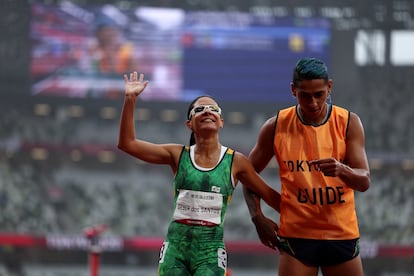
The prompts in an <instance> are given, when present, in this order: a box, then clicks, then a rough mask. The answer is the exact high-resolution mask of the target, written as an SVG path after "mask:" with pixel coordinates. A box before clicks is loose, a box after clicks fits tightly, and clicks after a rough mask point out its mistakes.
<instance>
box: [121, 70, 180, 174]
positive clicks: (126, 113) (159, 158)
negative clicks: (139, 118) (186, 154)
mask: <svg viewBox="0 0 414 276" xmlns="http://www.w3.org/2000/svg"><path fill="white" fill-rule="evenodd" d="M124 80H125V99H124V105H123V108H122V113H121V121H120V128H119V136H118V148H119V149H121V150H123V151H125V152H126V153H128V154H130V155H132V156H134V157H136V158H138V159H140V160H143V161H145V162H149V163H154V164H167V165H170V166H171V168H172V170H173V171H174V172H175V171H176V168H177V162H178V158H179V155H180V153H181V149H182V145H178V144H154V143H151V142H147V141H144V140H141V139H137V138H136V137H135V121H134V111H135V104H136V101H137V98H138V96H139V95H140V94H141V93H142V92H143V91H144V89H145V88H146V87H147V85H148V81H144V75H143V74H140V76H139V78H138V74H137V72H134V73H131V74H130V77H129V79H128V76H127V75H124Z"/></svg>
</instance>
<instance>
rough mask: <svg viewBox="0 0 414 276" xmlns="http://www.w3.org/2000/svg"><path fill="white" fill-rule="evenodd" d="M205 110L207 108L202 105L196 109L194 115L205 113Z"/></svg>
mask: <svg viewBox="0 0 414 276" xmlns="http://www.w3.org/2000/svg"><path fill="white" fill-rule="evenodd" d="M204 109H205V106H203V105H200V106H197V107H194V109H193V111H194V113H200V112H203V111H204Z"/></svg>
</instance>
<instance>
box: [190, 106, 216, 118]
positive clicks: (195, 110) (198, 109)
mask: <svg viewBox="0 0 414 276" xmlns="http://www.w3.org/2000/svg"><path fill="white" fill-rule="evenodd" d="M206 109H208V110H210V111H211V112H214V113H218V114H221V109H220V107H219V106H218V105H199V106H196V107H194V108H193V110H191V116H190V118H191V117H193V116H194V115H195V114H197V113H201V112H204V111H206Z"/></svg>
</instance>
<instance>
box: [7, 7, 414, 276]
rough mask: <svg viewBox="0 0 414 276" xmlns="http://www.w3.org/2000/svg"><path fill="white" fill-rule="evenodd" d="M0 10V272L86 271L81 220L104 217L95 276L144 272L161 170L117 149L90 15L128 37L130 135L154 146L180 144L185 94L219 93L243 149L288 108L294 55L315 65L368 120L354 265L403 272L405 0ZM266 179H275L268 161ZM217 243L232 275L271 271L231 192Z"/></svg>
mask: <svg viewBox="0 0 414 276" xmlns="http://www.w3.org/2000/svg"><path fill="white" fill-rule="evenodd" d="M0 7H1V8H0V30H1V34H2V35H1V36H2V39H1V40H0V59H1V63H0V176H1V177H0V206H1V214H0V275H28V276H31V275H34V276H40V275H42V276H44V275H57V276H60V275H62V276H63V275H70V276H72V275H73V276H74V275H88V248H89V247H88V241H87V240H86V239H85V237H84V236H83V230H84V229H85V228H87V227H90V226H93V225H98V224H106V225H108V230H107V231H105V232H104V233H103V235H102V238H101V240H100V241H101V243H100V245H101V246H102V249H103V253H102V257H101V267H100V272H101V275H108V276H109V275H143V276H145V275H155V274H156V265H157V260H158V249H159V247H160V245H161V241H162V238H163V235H164V233H165V231H166V227H167V223H168V220H169V217H170V215H171V206H172V199H171V197H172V189H171V187H172V175H171V173H170V171H169V169H168V168H165V167H162V166H152V165H148V164H144V163H141V162H137V161H136V160H134V159H133V158H131V157H128V156H126V155H125V154H123V153H121V152H120V151H119V150H117V148H116V141H117V134H118V122H119V114H120V111H121V106H122V73H119V72H118V71H117V72H115V71H110V72H109V71H108V72H106V71H105V72H103V71H102V70H103V69H102V68H101V69H99V70H101V71H99V70H98V71H99V72H98V71H93V69H91V68H92V67H93V66H92V65H91V64H92V63H91V62H94V61H93V57H95V54H93V53H92V52H90V50H91V48H90V47H91V45H92V46H93V47H92V48H94V49H95V48H96V47H97V45H95V44H94V43H97V42H96V41H95V40H93V38H94V35H95V34H96V33H95V31H96V30H97V28H98V26H99V24H100V23H102V22H105V23H108V24H110V25H111V24H112V25H113V24H115V25H116V26H117V27H119V28H120V29H121V30H122V31H123V32H124V33H123V35H124V36H126V39H128V40H129V42H130V43H131V45H132V46H133V47H136V48H135V49H133V50H132V51H131V52H132V54H133V55H132V56H131V57H130V58H131V60H132V59H134V63H132V64H133V66H135V67H134V68H136V70H137V71H142V72H144V73H145V74H146V76H147V78H148V79H149V80H150V81H151V82H152V84H151V86H150V87H149V89H148V91H146V94H147V96H146V97H147V98H143V99H142V100H141V101H140V102H139V103H138V106H139V107H140V109H139V112H137V114H136V115H137V116H136V120H137V132H138V135H139V136H140V137H142V138H145V139H149V140H151V141H155V142H160V143H162V142H177V143H184V144H186V143H187V142H188V139H189V132H188V131H187V129H186V128H185V125H184V121H185V112H186V109H187V105H188V101H189V99H191V98H192V97H193V96H195V95H197V94H200V93H207V92H208V93H212V94H214V93H217V95H216V94H214V96H215V97H216V98H217V99H218V100H219V102H220V103H221V105H222V107H223V110H224V119H225V128H224V129H223V131H222V133H221V140H222V143H223V144H226V145H229V146H231V147H233V148H235V149H237V150H239V151H241V152H243V153H246V154H247V153H248V152H249V150H250V149H251V148H252V146H253V145H254V143H255V141H256V135H257V133H258V131H259V128H260V126H261V125H262V124H263V122H264V121H265V119H266V118H267V117H269V116H271V115H273V114H274V113H275V112H276V111H277V110H278V109H279V108H282V107H284V106H287V105H290V104H292V103H293V99H292V98H291V97H290V92H289V79H290V75H291V71H292V68H293V65H294V60H296V59H297V58H298V57H300V56H303V55H314V56H318V57H321V58H323V59H325V60H326V61H327V63H328V65H329V70H330V73H331V76H332V77H333V79H334V92H333V102H334V103H336V104H339V105H342V106H345V107H347V108H348V109H350V110H352V111H354V112H356V113H358V114H359V115H360V117H361V119H362V121H363V123H364V126H365V132H366V148H367V153H368V157H369V161H370V166H371V174H372V184H371V188H370V189H369V190H368V191H367V192H365V193H356V199H357V212H358V216H359V222H360V229H361V254H362V256H363V262H364V269H365V272H366V275H374V276H377V275H383V276H385V275H413V274H414V216H413V209H414V201H413V199H412V198H413V196H414V127H413V121H414V109H413V105H414V95H413V92H412V88H413V87H414V51H413V50H412V45H414V4H413V2H412V1H408V0H365V1H356V0H352V1H316V0H313V1H270V0H261V1H260V0H257V1H250V0H220V1H219V0H210V1H201V0H185V1H169V0H163V1H156V0H151V1H149V0H148V1H104V0H78V1H54V0H44V1H24V0H3V1H2V2H1V4H0ZM99 20H101V21H99ZM164 20H165V21H164ZM98 23H99V24H98ZM123 73H124V71H123ZM119 81H121V83H120V82H119ZM263 176H264V177H265V179H266V180H267V181H268V183H270V184H271V185H272V186H273V187H275V188H279V185H280V184H279V181H278V176H277V167H276V165H273V166H271V167H270V168H269V169H266V171H265V172H264V173H263ZM266 212H268V214H269V216H272V217H273V218H274V219H276V220H277V219H278V217H277V216H276V215H275V214H273V213H272V212H270V210H268V209H266ZM225 238H226V242H227V246H228V250H229V267H230V269H231V270H232V271H233V275H236V276H238V275H240V276H243V275H257V276H260V275H263V276H264V275H276V274H277V272H276V271H277V258H278V255H277V253H275V252H272V251H270V250H268V249H266V248H265V247H264V246H262V245H261V244H260V242H259V241H258V238H257V235H256V232H255V229H254V226H253V224H252V223H251V222H250V219H249V214H248V211H247V208H246V207H245V203H244V199H243V197H242V194H241V189H240V188H238V189H236V193H235V195H234V198H233V201H232V204H231V205H230V207H229V210H228V213H227V218H226V231H225Z"/></svg>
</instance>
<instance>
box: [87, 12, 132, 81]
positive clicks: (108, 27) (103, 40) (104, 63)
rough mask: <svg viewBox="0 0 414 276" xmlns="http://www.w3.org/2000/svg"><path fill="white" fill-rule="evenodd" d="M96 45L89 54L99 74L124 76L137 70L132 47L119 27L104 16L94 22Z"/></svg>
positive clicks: (94, 44)
mask: <svg viewBox="0 0 414 276" xmlns="http://www.w3.org/2000/svg"><path fill="white" fill-rule="evenodd" d="M95 37H96V43H93V45H92V47H91V49H90V54H91V58H92V60H93V66H94V70H95V71H96V72H98V73H101V74H116V75H119V74H125V73H126V72H130V71H132V69H133V68H137V67H136V66H137V64H136V62H135V61H134V56H133V55H134V45H133V43H132V42H130V41H128V40H126V39H125V37H124V35H123V31H122V28H121V26H119V25H118V24H117V23H116V22H115V21H114V20H113V19H112V18H109V17H108V16H106V15H99V16H98V17H97V20H96V30H95Z"/></svg>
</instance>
